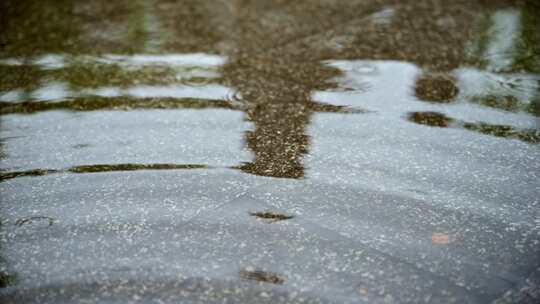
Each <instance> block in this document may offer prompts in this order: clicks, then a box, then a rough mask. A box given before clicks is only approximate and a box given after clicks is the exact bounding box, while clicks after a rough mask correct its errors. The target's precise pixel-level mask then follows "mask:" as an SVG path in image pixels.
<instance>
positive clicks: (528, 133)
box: [407, 112, 540, 144]
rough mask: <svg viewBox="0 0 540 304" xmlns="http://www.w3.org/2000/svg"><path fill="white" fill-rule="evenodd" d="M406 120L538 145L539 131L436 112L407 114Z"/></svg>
mask: <svg viewBox="0 0 540 304" xmlns="http://www.w3.org/2000/svg"><path fill="white" fill-rule="evenodd" d="M407 119H408V120H409V121H412V122H414V123H417V124H421V125H427V126H430V127H440V128H447V127H450V128H458V129H465V130H469V131H473V132H478V133H482V134H485V135H491V136H495V137H501V138H512V139H518V140H521V141H523V142H526V143H530V144H538V143H540V130H538V129H520V128H516V127H512V126H507V125H496V124H489V123H485V122H466V121H462V120H456V119H453V118H450V117H448V116H446V115H445V114H442V113H438V112H412V113H409V114H408V116H407Z"/></svg>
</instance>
